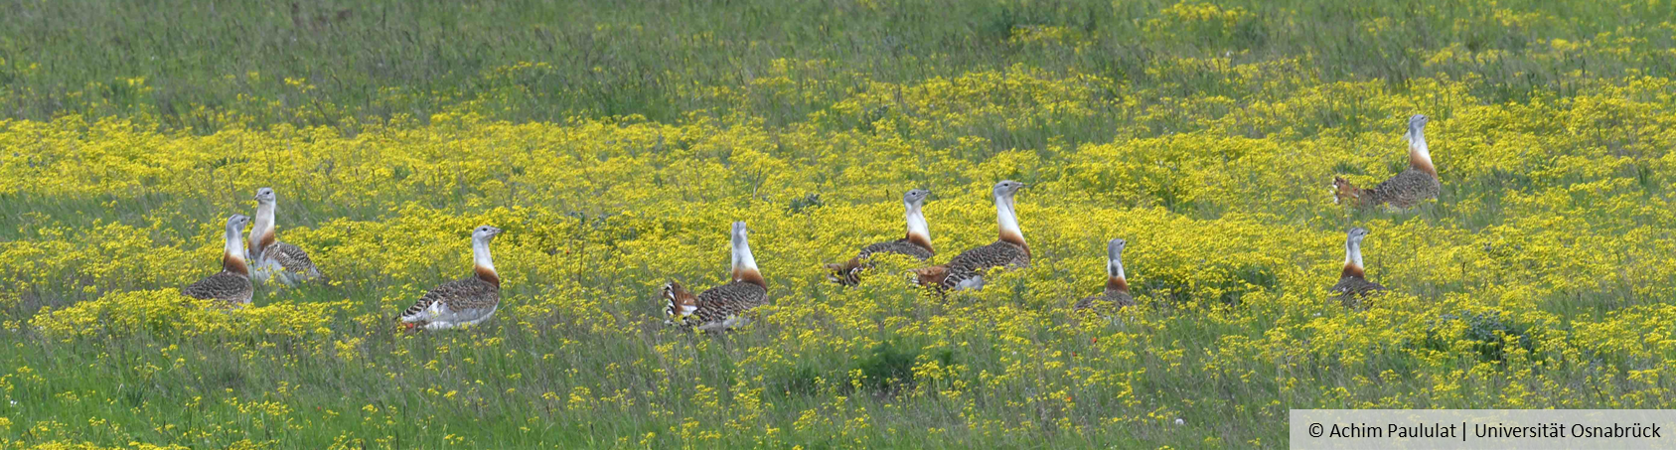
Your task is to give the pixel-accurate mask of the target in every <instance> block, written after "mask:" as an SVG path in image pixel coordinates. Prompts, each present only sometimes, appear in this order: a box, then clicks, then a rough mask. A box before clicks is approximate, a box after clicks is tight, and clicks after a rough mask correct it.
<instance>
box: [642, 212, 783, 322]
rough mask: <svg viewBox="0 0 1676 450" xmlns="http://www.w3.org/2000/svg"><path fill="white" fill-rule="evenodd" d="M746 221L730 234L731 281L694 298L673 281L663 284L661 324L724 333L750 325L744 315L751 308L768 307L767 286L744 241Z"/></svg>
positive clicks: (735, 226)
mask: <svg viewBox="0 0 1676 450" xmlns="http://www.w3.org/2000/svg"><path fill="white" fill-rule="evenodd" d="M746 234H747V230H746V228H745V222H734V223H733V232H732V237H733V240H732V248H733V250H732V253H733V263H732V270H733V280H732V281H731V282H729V283H727V284H724V285H721V286H716V287H713V288H710V289H709V290H706V291H704V292H702V293H699V294H698V295H693V294H692V292H689V291H687V289H686V288H684V287H682V286H681V283H680V282H678V281H676V280H669V282H668V283H664V285H663V298H664V301H665V305H664V309H663V312H664V315H666V316H668V317H669V319H668V320H665V321H664V323H665V324H668V325H671V326H676V327H680V328H684V329H697V330H700V331H723V330H727V329H731V328H737V327H740V326H744V325H745V324H747V323H750V319H749V318H746V317H745V316H744V314H745V312H746V311H748V310H750V309H751V308H755V307H758V306H762V305H766V304H768V283H767V282H766V281H764V280H763V278H762V272H760V271H758V270H757V260H756V258H755V257H753V256H751V244H750V242H749V241H748V240H747V238H746Z"/></svg>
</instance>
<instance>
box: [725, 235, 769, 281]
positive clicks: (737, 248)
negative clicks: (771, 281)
mask: <svg viewBox="0 0 1676 450" xmlns="http://www.w3.org/2000/svg"><path fill="white" fill-rule="evenodd" d="M733 281H744V282H747V283H751V284H755V285H757V286H762V287H763V288H767V287H768V283H767V282H766V281H764V280H763V279H762V272H760V271H758V270H757V259H756V257H755V256H751V244H750V242H748V241H746V240H744V239H739V240H738V241H737V242H734V243H733Z"/></svg>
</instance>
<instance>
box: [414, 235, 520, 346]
mask: <svg viewBox="0 0 1676 450" xmlns="http://www.w3.org/2000/svg"><path fill="white" fill-rule="evenodd" d="M500 233H501V230H500V229H499V228H495V227H492V226H488V225H483V226H480V227H477V229H476V230H473V231H472V232H471V256H472V263H473V267H472V276H469V277H466V278H461V279H458V280H454V281H450V282H447V283H443V284H442V285H439V286H437V287H434V288H431V290H430V291H429V292H426V293H425V295H424V296H422V297H419V301H418V302H416V303H414V304H413V306H411V307H408V308H407V310H406V311H403V312H402V315H401V321H402V324H403V325H404V326H405V327H406V328H407V329H410V330H411V329H414V328H418V327H422V328H425V329H429V330H443V329H449V328H455V327H459V326H464V325H476V324H478V323H481V322H483V321H484V320H488V319H489V317H491V316H494V315H495V308H496V307H499V306H500V274H498V273H496V272H495V262H494V259H493V258H492V257H491V256H490V255H489V242H490V241H493V240H494V239H495V236H499V235H500Z"/></svg>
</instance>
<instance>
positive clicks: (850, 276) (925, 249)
mask: <svg viewBox="0 0 1676 450" xmlns="http://www.w3.org/2000/svg"><path fill="white" fill-rule="evenodd" d="M930 195H931V191H928V190H925V189H914V190H911V191H908V193H906V194H902V204H903V205H904V206H906V207H907V210H908V236H907V237H904V238H902V239H897V240H894V241H889V242H880V243H877V244H873V245H869V246H867V247H866V248H863V249H861V254H858V255H856V256H855V257H854V258H850V260H849V261H847V262H845V263H843V264H827V265H826V268H827V269H828V270H831V271H832V275H828V276H827V279H830V280H832V281H834V282H837V283H838V284H842V285H845V286H855V285H857V284H860V283H861V272H862V271H863V270H867V269H868V268H871V267H872V266H873V264H872V263H870V262H868V259H869V258H872V257H873V255H876V254H880V253H895V254H899V255H907V256H910V257H913V258H915V259H918V260H920V261H924V260H927V259H930V258H931V256H932V255H934V254H936V253H937V252H936V251H935V250H932V249H931V227H930V226H928V225H926V223H925V214H924V213H922V212H921V211H920V209H921V208H922V207H924V206H925V198H926V197H928V196H930Z"/></svg>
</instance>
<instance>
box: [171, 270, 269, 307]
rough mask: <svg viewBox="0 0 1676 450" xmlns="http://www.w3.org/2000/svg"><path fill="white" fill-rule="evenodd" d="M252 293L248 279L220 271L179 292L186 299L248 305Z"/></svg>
mask: <svg viewBox="0 0 1676 450" xmlns="http://www.w3.org/2000/svg"><path fill="white" fill-rule="evenodd" d="M254 291H255V287H253V286H251V284H250V278H246V277H244V276H242V275H239V274H236V273H233V272H227V271H222V272H220V273H216V274H215V275H210V276H207V277H204V278H203V279H201V280H198V281H197V282H194V283H192V284H190V285H187V286H186V288H185V289H181V291H180V292H181V293H182V294H186V295H187V296H188V297H192V298H196V299H200V300H220V301H224V302H229V303H236V304H244V303H250V297H251V294H252V293H253V292H254Z"/></svg>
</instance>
